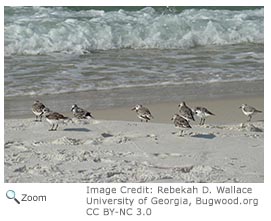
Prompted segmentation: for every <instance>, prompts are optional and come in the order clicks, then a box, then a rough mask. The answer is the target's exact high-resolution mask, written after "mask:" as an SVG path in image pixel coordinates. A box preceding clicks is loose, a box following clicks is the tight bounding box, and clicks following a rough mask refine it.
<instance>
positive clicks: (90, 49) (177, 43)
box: [4, 7, 264, 111]
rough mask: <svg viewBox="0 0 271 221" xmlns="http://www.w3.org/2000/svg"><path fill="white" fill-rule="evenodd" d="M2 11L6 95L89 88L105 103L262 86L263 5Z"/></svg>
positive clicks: (240, 91) (64, 92)
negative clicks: (261, 6)
mask: <svg viewBox="0 0 271 221" xmlns="http://www.w3.org/2000/svg"><path fill="white" fill-rule="evenodd" d="M4 17H5V21H4V22H5V23H4V38H5V39H4V46H5V47H4V55H5V92H4V93H5V100H7V101H12V100H20V97H22V99H26V98H27V99H29V100H31V102H32V100H33V99H36V98H38V97H42V96H49V97H50V96H53V95H58V96H61V95H63V96H66V97H67V95H69V94H73V95H72V99H74V100H75V99H76V97H78V96H76V95H74V94H76V93H79V94H84V95H85V96H86V95H87V94H88V93H89V94H90V95H91V105H94V106H95V105H96V106H97V107H107V106H114V105H121V104H125V103H132V102H141V103H148V102H152V101H169V100H176V99H178V97H179V96H180V95H182V96H184V95H185V96H186V98H190V97H193V96H194V97H195V96H200V95H201V96H202V95H203V94H204V95H205V96H209V97H212V96H220V95H221V96H222V95H225V94H229V95H231V94H232V95H244V94H252V95H253V94H257V93H263V80H264V9H263V8H260V7H220V8H219V7H205V8H201V7H194V8H192V7H170V8H167V7H96V8H95V7H5V10H4ZM254 83H257V85H256V86H255V87H253V84H254ZM247 84H249V85H250V88H247V86H246V85H247ZM238 85H240V86H238ZM251 85H252V86H251ZM259 85H260V88H259ZM261 86H262V87H261ZM169 88H172V90H170V89H169ZM193 88H194V90H193ZM144 92H146V93H144ZM108 97H111V98H110V99H109V98H108ZM138 97H140V98H138ZM75 102H76V101H75ZM77 103H80V102H79V101H77ZM5 108H10V106H9V105H8V106H7V107H5ZM28 109H29V108H28ZM28 109H27V111H29V110H28ZM9 111H10V110H9ZM11 111H12V110H11Z"/></svg>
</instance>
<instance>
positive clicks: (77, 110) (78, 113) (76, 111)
mask: <svg viewBox="0 0 271 221" xmlns="http://www.w3.org/2000/svg"><path fill="white" fill-rule="evenodd" d="M71 111H72V113H73V115H74V116H75V117H76V118H77V119H90V118H93V116H92V115H91V113H90V112H89V111H86V110H84V109H83V108H81V107H78V106H77V105H76V104H74V105H72V108H71Z"/></svg>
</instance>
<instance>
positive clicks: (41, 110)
mask: <svg viewBox="0 0 271 221" xmlns="http://www.w3.org/2000/svg"><path fill="white" fill-rule="evenodd" d="M178 108H179V113H178V114H174V115H173V117H172V118H171V120H172V121H173V123H174V125H175V127H176V128H180V134H179V135H180V136H183V131H184V129H188V128H191V125H190V123H189V122H190V121H191V120H192V121H195V118H194V116H197V117H199V118H200V123H199V125H204V123H205V120H206V118H208V117H209V116H212V115H214V114H213V113H212V112H211V111H209V110H208V109H207V108H205V107H195V108H189V107H188V106H187V105H186V103H185V102H181V103H180V104H179V106H178ZM240 108H241V109H242V112H243V113H244V114H245V115H246V116H247V117H248V122H249V121H251V118H252V116H253V115H254V114H256V113H261V112H262V111H260V110H257V109H256V108H254V107H252V106H249V105H247V104H242V105H241V106H240ZM132 110H134V111H136V114H137V117H138V118H139V119H140V120H141V122H142V121H146V122H148V121H150V120H151V119H152V118H154V117H153V115H152V114H151V112H150V110H149V109H148V108H147V107H144V106H143V105H141V104H137V105H136V106H135V107H133V108H132ZM71 111H72V113H73V115H74V117H75V118H77V119H91V118H93V116H92V115H91V112H89V111H86V110H84V109H83V108H81V107H78V106H77V105H76V104H74V105H72V107H71ZM32 112H33V113H34V114H35V116H36V121H41V120H42V116H44V117H45V118H46V120H47V121H48V123H49V124H50V125H51V126H52V127H51V128H50V129H49V131H56V130H57V127H58V124H59V123H61V122H63V121H65V120H71V119H70V118H68V117H65V116H64V115H62V114H60V113H57V112H53V111H51V110H50V109H49V108H47V107H45V105H44V104H43V103H41V102H40V101H35V102H34V104H33V105H32Z"/></svg>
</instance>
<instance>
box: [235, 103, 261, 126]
mask: <svg viewBox="0 0 271 221" xmlns="http://www.w3.org/2000/svg"><path fill="white" fill-rule="evenodd" d="M239 108H242V111H243V113H244V114H245V115H246V116H248V122H249V121H250V120H251V118H252V115H254V114H256V113H262V111H260V110H257V109H256V108H254V107H251V106H248V105H247V104H242V105H241V107H239Z"/></svg>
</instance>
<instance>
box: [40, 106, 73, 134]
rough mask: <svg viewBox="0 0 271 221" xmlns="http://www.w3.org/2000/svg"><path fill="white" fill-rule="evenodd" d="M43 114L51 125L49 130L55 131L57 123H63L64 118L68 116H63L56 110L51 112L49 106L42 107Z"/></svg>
mask: <svg viewBox="0 0 271 221" xmlns="http://www.w3.org/2000/svg"><path fill="white" fill-rule="evenodd" d="M43 114H44V116H45V118H46V120H47V121H48V123H49V124H50V125H52V128H51V129H49V131H56V130H57V127H58V124H59V123H63V122H64V121H65V120H69V118H68V117H64V116H63V115H62V114H60V113H57V112H52V111H50V110H49V108H44V109H43Z"/></svg>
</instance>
